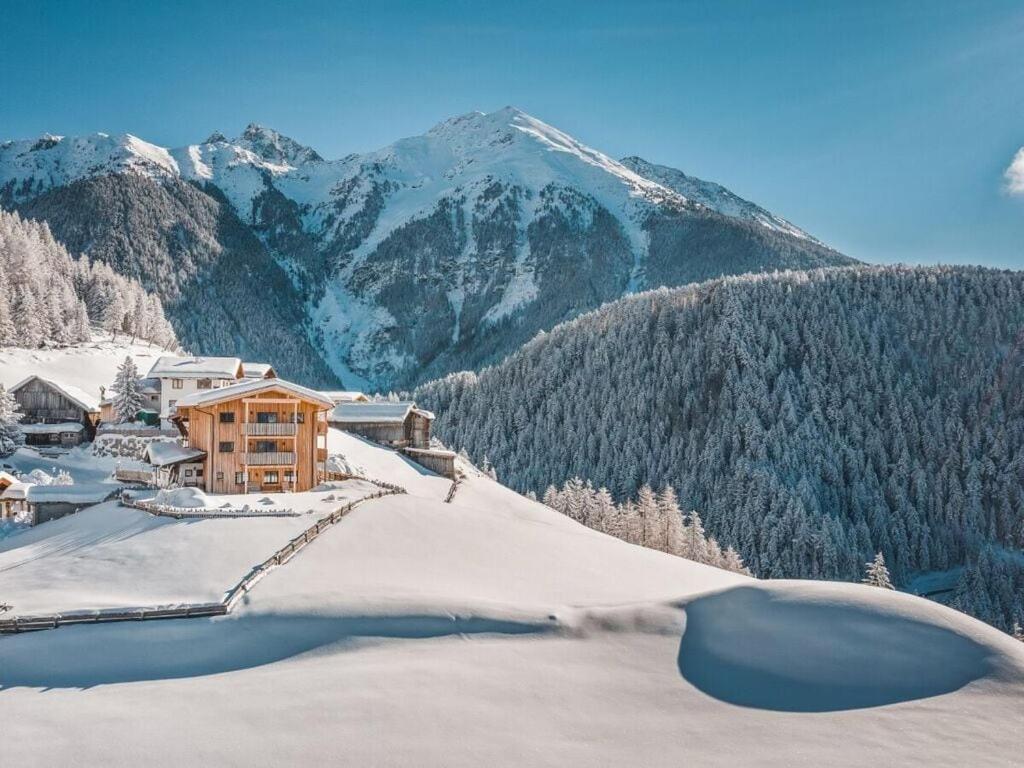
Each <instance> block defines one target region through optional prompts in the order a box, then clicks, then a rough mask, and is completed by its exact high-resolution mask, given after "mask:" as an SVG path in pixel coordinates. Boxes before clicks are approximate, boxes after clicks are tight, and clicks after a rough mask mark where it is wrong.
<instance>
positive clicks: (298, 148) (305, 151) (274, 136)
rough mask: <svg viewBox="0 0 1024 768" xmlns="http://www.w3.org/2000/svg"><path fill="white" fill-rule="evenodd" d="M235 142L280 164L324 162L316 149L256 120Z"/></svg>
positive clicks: (294, 164)
mask: <svg viewBox="0 0 1024 768" xmlns="http://www.w3.org/2000/svg"><path fill="white" fill-rule="evenodd" d="M234 143H235V144H238V145H239V146H241V147H244V148H245V149H248V150H249V151H251V152H253V153H254V154H256V155H259V156H260V157H262V158H263V159H264V160H267V161H269V162H271V163H277V164H278V165H291V166H299V165H304V164H306V163H320V162H323V158H322V157H321V156H320V155H319V154H318V153H317V152H316V150H314V149H312V148H310V147H307V146H305V145H304V144H300V143H299V142H297V141H295V139H292V138H289V137H288V136H285V135H284V134H282V133H278V132H277V131H275V130H274V129H273V128H266V127H264V126H262V125H260V124H259V123H255V122H254V123H249V124H248V125H247V126H246V127H245V130H244V131H242V135H241V136H239V137H238V138H237V139H235V141H234Z"/></svg>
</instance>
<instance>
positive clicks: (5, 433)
mask: <svg viewBox="0 0 1024 768" xmlns="http://www.w3.org/2000/svg"><path fill="white" fill-rule="evenodd" d="M20 421H21V406H20V405H18V401H17V400H15V399H14V395H12V394H11V393H10V392H8V391H7V388H6V387H5V386H4V385H3V384H0V456H10V455H11V454H12V453H14V451H15V450H17V448H18V446H19V445H21V444H22V443H24V442H25V436H24V435H23V434H22V432H21V428H20V427H19V426H18V423H19V422H20Z"/></svg>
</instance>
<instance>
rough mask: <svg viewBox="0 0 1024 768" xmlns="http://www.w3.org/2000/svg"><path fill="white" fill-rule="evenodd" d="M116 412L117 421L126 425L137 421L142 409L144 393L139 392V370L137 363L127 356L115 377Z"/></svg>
mask: <svg viewBox="0 0 1024 768" xmlns="http://www.w3.org/2000/svg"><path fill="white" fill-rule="evenodd" d="M112 389H113V390H114V392H115V394H114V412H115V413H116V414H117V420H118V421H119V422H120V423H122V424H124V423H126V422H130V421H135V417H136V416H137V415H138V413H139V410H140V409H141V408H142V402H143V400H142V393H141V392H139V369H138V368H136V367H135V361H134V360H132V358H131V357H130V356H126V357H125V359H124V362H122V363H121V365H119V366H118V368H117V376H115V377H114V384H113V386H112Z"/></svg>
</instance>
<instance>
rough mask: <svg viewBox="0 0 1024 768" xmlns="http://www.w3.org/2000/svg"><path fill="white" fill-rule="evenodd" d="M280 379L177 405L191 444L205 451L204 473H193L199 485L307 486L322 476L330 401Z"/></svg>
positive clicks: (250, 489) (244, 488) (227, 489)
mask: <svg viewBox="0 0 1024 768" xmlns="http://www.w3.org/2000/svg"><path fill="white" fill-rule="evenodd" d="M280 381H281V380H280V379H269V380H266V382H265V383H266V384H268V385H270V386H267V387H264V388H263V389H261V390H259V391H251V390H249V389H247V388H246V387H244V386H242V387H230V388H227V389H225V390H223V391H221V392H219V393H217V396H216V398H215V399H213V401H212V402H203V403H199V404H192V403H190V402H184V403H182V404H179V405H178V410H177V420H178V421H179V423H181V424H183V425H184V428H185V431H186V433H187V436H188V445H189V447H190V448H195V449H198V450H201V451H203V452H205V453H206V459H205V461H204V462H203V465H202V468H201V473H202V476H201V477H195V476H193V478H190V479H192V480H193V481H194V484H195V485H199V486H201V487H202V488H204V489H205V490H206V491H207V492H208V493H258V492H275V491H307V490H309V489H310V488H313V487H314V486H316V485H318V484H319V483H320V482H322V480H323V476H324V463H325V462H326V460H327V418H326V412H327V410H328V406H327V405H325V404H324V403H323V402H322V401H321V400H319V399H313V398H310V397H307V396H304V395H303V394H302V393H301V392H298V391H297V389H298V388H292V387H288V386H276V385H274V382H280ZM231 389H239V390H245V391H240V392H236V393H232V392H230V390H231Z"/></svg>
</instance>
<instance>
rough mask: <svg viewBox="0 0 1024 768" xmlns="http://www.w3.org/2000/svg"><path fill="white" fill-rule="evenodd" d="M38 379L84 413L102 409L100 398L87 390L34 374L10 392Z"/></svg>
mask: <svg viewBox="0 0 1024 768" xmlns="http://www.w3.org/2000/svg"><path fill="white" fill-rule="evenodd" d="M37 379H38V380H39V381H41V382H43V384H46V385H47V386H48V387H51V388H52V389H55V390H57V391H58V392H60V393H61V394H62V395H64V397H66V398H67V399H68V400H70V401H71V402H73V403H74V404H75V405H77V406H78V407H79V408H81V409H82V410H83V411H98V410H99V409H100V398H99V396H97V395H90V394H89V393H88V392H86V391H85V390H82V389H79V388H78V387H76V386H74V385H72V384H65V383H63V382H60V381H56V380H55V379H51V378H48V377H46V376H39V375H38V374H33V375H32V376H29V377H27V378H24V379H22V380H21V381H19V382H18V383H17V384H15V385H14V386H13V387H11V388H10V390H9V391H10V392H12V393H13V392H17V391H18V390H19V389H21V388H22V387H24V386H25V385H26V384H29V383H30V382H32V381H35V380H37Z"/></svg>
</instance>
